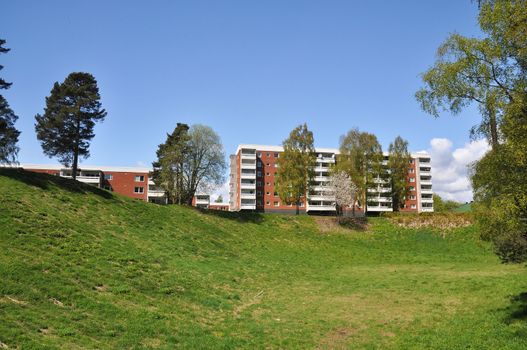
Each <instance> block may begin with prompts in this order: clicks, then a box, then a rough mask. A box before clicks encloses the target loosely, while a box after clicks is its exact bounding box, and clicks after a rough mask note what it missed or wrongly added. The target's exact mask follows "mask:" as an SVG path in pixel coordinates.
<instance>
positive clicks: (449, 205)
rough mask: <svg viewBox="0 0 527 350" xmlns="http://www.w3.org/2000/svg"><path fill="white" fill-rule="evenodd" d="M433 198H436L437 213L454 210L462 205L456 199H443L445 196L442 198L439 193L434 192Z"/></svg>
mask: <svg viewBox="0 0 527 350" xmlns="http://www.w3.org/2000/svg"><path fill="white" fill-rule="evenodd" d="M433 199H434V211H435V212H436V213H442V212H447V211H452V210H454V209H456V208H458V207H459V206H460V205H461V203H458V202H455V201H451V200H443V198H441V196H440V195H438V194H434V195H433Z"/></svg>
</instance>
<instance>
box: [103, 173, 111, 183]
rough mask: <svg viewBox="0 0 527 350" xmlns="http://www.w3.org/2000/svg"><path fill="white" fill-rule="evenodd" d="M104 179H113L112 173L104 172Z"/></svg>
mask: <svg viewBox="0 0 527 350" xmlns="http://www.w3.org/2000/svg"><path fill="white" fill-rule="evenodd" d="M104 179H105V180H108V181H109V180H113V175H112V174H104Z"/></svg>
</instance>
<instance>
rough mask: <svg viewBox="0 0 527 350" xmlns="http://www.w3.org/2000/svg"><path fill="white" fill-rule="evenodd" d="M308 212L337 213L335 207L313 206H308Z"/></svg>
mask: <svg viewBox="0 0 527 350" xmlns="http://www.w3.org/2000/svg"><path fill="white" fill-rule="evenodd" d="M306 210H307V211H335V206H334V205H311V204H308V205H307V207H306Z"/></svg>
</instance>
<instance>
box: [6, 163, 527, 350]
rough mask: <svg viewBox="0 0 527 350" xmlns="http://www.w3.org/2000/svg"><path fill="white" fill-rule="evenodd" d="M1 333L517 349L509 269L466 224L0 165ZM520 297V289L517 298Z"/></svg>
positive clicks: (199, 344)
mask: <svg viewBox="0 0 527 350" xmlns="http://www.w3.org/2000/svg"><path fill="white" fill-rule="evenodd" d="M0 193H1V195H0V279H1V283H0V342H3V343H4V344H6V345H7V346H9V347H11V348H17V347H20V348H22V349H45V348H68V349H77V348H131V349H142V348H167V349H170V348H174V347H177V346H179V347H181V348H301V349H305V348H340V347H342V348H352V347H356V348H378V347H383V348H401V349H408V348H416V349H418V348H424V347H426V348H442V349H450V348H474V349H482V348H510V349H524V348H525V347H526V346H527V340H526V339H527V325H526V324H525V323H524V322H525V321H524V320H523V317H524V315H525V313H524V310H525V309H524V307H525V305H524V301H522V300H516V301H511V300H510V298H511V296H515V295H519V294H520V293H521V292H523V291H525V290H526V289H527V283H526V282H525V281H526V277H527V273H526V271H525V269H524V268H523V267H520V266H504V265H501V264H499V262H498V261H497V259H496V258H495V256H494V255H493V254H492V252H491V251H490V249H489V248H488V247H487V246H486V245H485V244H482V243H481V242H479V241H478V240H477V239H476V238H475V237H476V233H475V232H474V228H469V229H464V230H460V231H457V232H455V233H452V234H449V235H447V236H446V238H444V239H443V238H441V237H440V235H438V234H435V233H433V232H429V231H426V230H420V231H412V230H405V229H402V228H395V227H392V226H390V225H389V224H388V223H387V221H386V220H384V219H382V218H378V219H375V220H374V221H373V224H372V229H371V232H361V233H353V234H321V233H320V232H319V231H318V229H317V226H316V223H315V221H314V220H313V218H311V217H290V216H278V215H246V216H238V215H236V214H230V213H216V214H213V213H209V214H206V213H201V212H198V211H196V210H193V209H191V208H181V207H175V206H170V207H160V206H155V205H151V204H148V203H142V202H137V201H133V200H128V199H125V198H121V197H114V196H111V195H109V194H108V193H107V192H102V191H101V192H99V191H98V190H96V189H92V188H90V187H87V186H81V185H75V184H73V182H71V181H68V180H64V179H60V178H56V177H51V176H45V175H35V174H26V173H19V172H14V171H11V170H1V169H0ZM520 299H521V298H520Z"/></svg>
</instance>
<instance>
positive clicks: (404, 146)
mask: <svg viewBox="0 0 527 350" xmlns="http://www.w3.org/2000/svg"><path fill="white" fill-rule="evenodd" d="M388 152H389V154H390V158H389V159H388V169H389V170H390V182H391V187H392V205H393V210H395V211H399V209H401V208H403V207H404V202H405V200H406V196H407V195H408V190H409V188H408V183H407V179H408V164H409V163H410V160H411V159H412V157H411V155H410V152H409V151H408V141H406V140H404V139H403V138H402V137H400V136H397V137H396V138H395V140H394V141H393V143H390V147H389V148H388Z"/></svg>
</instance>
